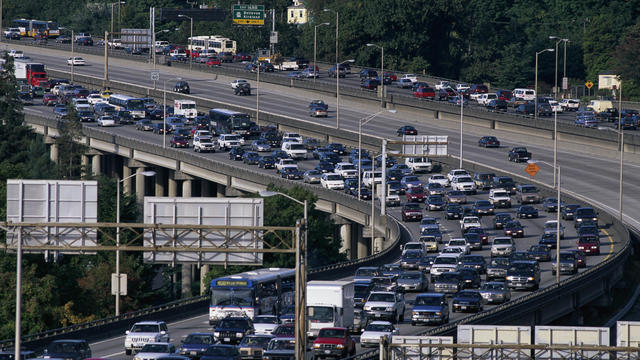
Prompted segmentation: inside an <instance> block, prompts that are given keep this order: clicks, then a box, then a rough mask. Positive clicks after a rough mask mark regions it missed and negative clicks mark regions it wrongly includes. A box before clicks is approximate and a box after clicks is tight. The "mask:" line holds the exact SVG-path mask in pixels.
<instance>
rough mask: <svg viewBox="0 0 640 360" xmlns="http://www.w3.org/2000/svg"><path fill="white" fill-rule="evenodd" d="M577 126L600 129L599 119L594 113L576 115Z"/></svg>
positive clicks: (578, 113)
mask: <svg viewBox="0 0 640 360" xmlns="http://www.w3.org/2000/svg"><path fill="white" fill-rule="evenodd" d="M576 126H582V127H588V128H595V127H598V119H597V118H596V115H595V114H594V112H593V111H581V112H577V113H576Z"/></svg>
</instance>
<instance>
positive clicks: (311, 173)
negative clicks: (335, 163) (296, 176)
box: [302, 170, 322, 184]
mask: <svg viewBox="0 0 640 360" xmlns="http://www.w3.org/2000/svg"><path fill="white" fill-rule="evenodd" d="M321 177H322V171H320V170H307V171H305V172H304V175H303V177H302V180H303V181H304V182H306V183H309V184H319V183H320V178H321Z"/></svg>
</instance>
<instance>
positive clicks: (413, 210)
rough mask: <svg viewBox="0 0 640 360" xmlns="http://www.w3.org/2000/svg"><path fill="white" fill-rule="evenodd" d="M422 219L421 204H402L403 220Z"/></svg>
mask: <svg viewBox="0 0 640 360" xmlns="http://www.w3.org/2000/svg"><path fill="white" fill-rule="evenodd" d="M410 220H412V221H420V220H422V208H421V207H420V204H416V203H407V204H404V205H403V206H402V221H405V222H406V221H410Z"/></svg>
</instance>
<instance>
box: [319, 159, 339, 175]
mask: <svg viewBox="0 0 640 360" xmlns="http://www.w3.org/2000/svg"><path fill="white" fill-rule="evenodd" d="M334 168H335V166H334V165H333V164H332V163H330V162H329V161H326V160H321V161H320V162H319V163H318V165H316V167H315V170H318V171H321V172H322V173H329V172H333V169H334Z"/></svg>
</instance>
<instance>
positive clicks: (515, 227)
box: [503, 220, 524, 238]
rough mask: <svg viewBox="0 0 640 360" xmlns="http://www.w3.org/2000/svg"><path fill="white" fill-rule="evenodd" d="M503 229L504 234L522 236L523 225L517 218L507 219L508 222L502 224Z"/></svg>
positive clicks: (514, 236)
mask: <svg viewBox="0 0 640 360" xmlns="http://www.w3.org/2000/svg"><path fill="white" fill-rule="evenodd" d="M503 229H504V234H505V235H506V236H511V237H513V238H516V237H524V227H523V226H522V224H520V221H518V220H511V221H509V222H508V223H506V224H504V227H503Z"/></svg>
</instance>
